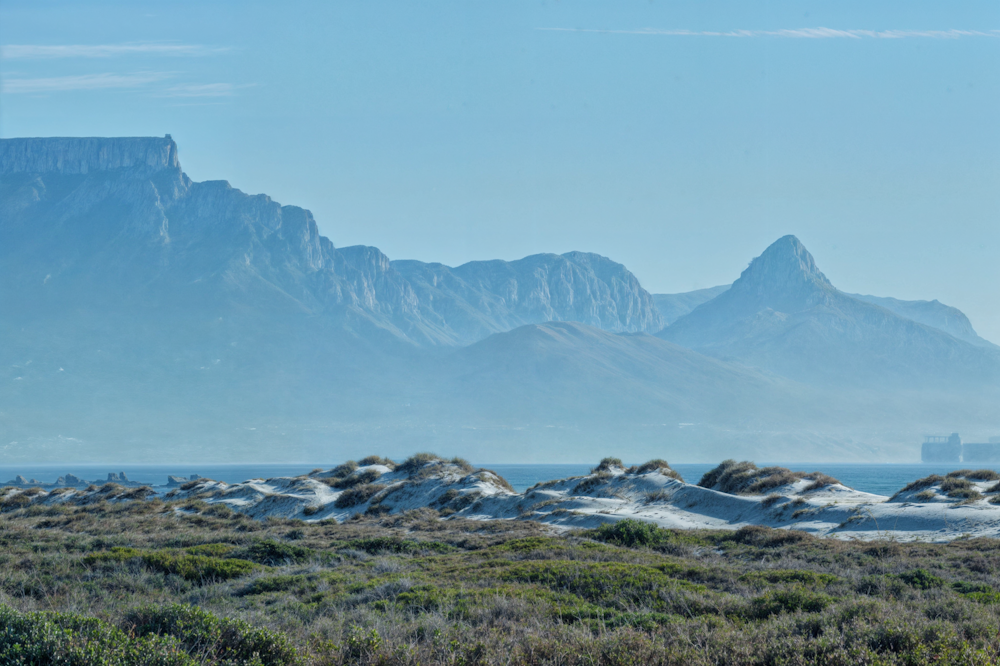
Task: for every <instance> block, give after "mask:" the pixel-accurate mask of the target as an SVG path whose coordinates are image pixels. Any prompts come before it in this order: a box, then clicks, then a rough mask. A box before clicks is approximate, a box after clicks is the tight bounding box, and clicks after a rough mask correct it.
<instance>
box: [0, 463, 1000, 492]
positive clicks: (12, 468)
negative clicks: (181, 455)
mask: <svg viewBox="0 0 1000 666" xmlns="http://www.w3.org/2000/svg"><path fill="white" fill-rule="evenodd" d="M336 464H337V463H316V464H301V465H298V464H204V465H199V464H178V465H117V466H111V465H106V464H86V465H74V464H70V465H2V466H0V485H2V484H4V483H6V482H7V481H9V480H11V479H13V478H14V477H15V476H17V475H21V476H23V477H25V478H26V479H37V480H38V481H41V482H43V483H55V481H56V479H57V478H58V477H60V476H63V475H65V474H67V473H70V474H75V475H76V476H78V477H81V478H83V479H87V480H88V481H103V480H105V479H107V477H108V473H109V472H115V473H120V472H125V474H126V475H127V476H128V478H129V480H131V481H137V482H139V483H145V484H149V485H153V486H162V485H165V484H166V482H167V476H168V475H174V476H184V477H188V476H190V475H192V474H198V475H200V476H203V477H207V478H210V479H216V480H218V481H225V482H226V483H238V482H240V481H245V480H247V479H254V478H265V479H266V478H272V477H276V476H297V475H299V474H307V473H309V472H310V471H312V470H313V469H316V468H322V469H329V468H331V467H334V466H335V465H336ZM767 464H768V465H781V466H782V467H789V468H791V469H793V470H803V471H807V472H813V471H820V472H825V473H827V474H829V475H830V476H832V477H834V478H837V479H839V480H840V481H841V482H842V483H844V485H847V486H850V487H852V488H854V489H855V490H861V491H864V492H867V493H875V494H876V495H892V494H893V493H894V492H896V491H897V490H899V489H900V488H902V487H903V486H905V485H906V484H907V483H909V482H910V481H913V480H915V479H919V478H921V477H925V476H928V475H930V474H942V475H944V474H947V473H948V472H951V471H954V470H956V469H962V468H963V466H962V465H960V464H953V465H941V464H903V465H901V464H870V463H866V464H846V463H767ZM477 466H479V467H485V468H487V469H492V470H493V471H495V472H497V473H498V474H499V475H500V476H502V477H504V478H505V479H507V481H508V482H510V484H511V485H512V486H513V487H514V489H515V490H517V491H519V492H520V491H523V490H525V489H527V488H529V487H531V486H533V485H534V484H536V483H539V482H542V481H550V480H552V479H564V478H566V477H568V476H581V475H583V474H587V473H588V472H589V471H590V469H591V468H592V467H593V465H589V464H588V465H582V464H564V465H502V464H496V465H493V464H489V463H479V464H477ZM761 466H762V467H763V466H765V465H764V464H761ZM672 467H673V468H674V469H675V470H676V471H677V472H679V473H680V474H681V475H682V476H683V477H684V480H685V481H687V482H689V483H697V482H698V480H699V479H701V477H702V475H703V474H705V472H707V471H709V470H710V469H712V468H713V467H715V465H713V464H683V463H678V464H674V465H672ZM994 469H996V470H998V471H1000V467H997V468H994Z"/></svg>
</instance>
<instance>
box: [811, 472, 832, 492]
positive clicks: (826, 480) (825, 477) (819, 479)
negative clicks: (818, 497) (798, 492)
mask: <svg viewBox="0 0 1000 666" xmlns="http://www.w3.org/2000/svg"><path fill="white" fill-rule="evenodd" d="M802 478H803V479H808V480H810V481H812V483H810V484H809V485H808V486H806V487H805V488H803V489H802V492H804V493H811V492H813V491H814V490H819V489H820V488H825V487H827V486H833V485H836V484H838V483H840V481H838V480H837V479H835V478H833V477H832V476H830V475H829V474H824V473H823V472H813V473H812V474H806V475H805V476H803V477H802Z"/></svg>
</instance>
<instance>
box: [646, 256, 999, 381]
mask: <svg viewBox="0 0 1000 666" xmlns="http://www.w3.org/2000/svg"><path fill="white" fill-rule="evenodd" d="M893 305H894V307H896V308H899V307H900V305H901V302H896V303H894V304H893ZM970 328H971V326H970ZM658 335H659V336H660V337H662V338H664V339H666V340H670V341H672V342H675V343H677V344H680V345H682V346H685V347H688V348H690V349H695V350H697V351H700V352H703V353H706V354H710V355H712V356H716V357H719V358H726V359H731V360H738V361H740V362H743V363H746V364H749V365H752V366H756V367H760V368H763V369H766V370H768V371H770V372H774V373H777V374H781V375H784V376H786V377H790V378H794V379H797V380H800V381H807V382H811V383H829V382H833V383H835V384H838V385H841V384H848V385H860V386H867V385H878V386H886V385H896V386H900V387H909V388H912V387H913V382H924V383H925V384H927V385H929V386H933V387H935V388H946V387H959V386H966V387H968V386H973V385H980V386H982V385H987V386H991V387H996V386H998V385H1000V353H998V350H996V348H990V347H986V346H980V345H976V344H972V343H969V342H966V341H965V340H961V339H959V338H956V337H955V336H953V335H951V334H949V333H946V332H945V331H943V330H940V329H938V328H934V327H932V326H928V325H925V324H922V323H919V322H917V321H914V320H913V319H908V318H906V317H903V316H900V315H899V314H897V313H896V312H894V311H892V310H890V309H888V308H886V307H882V306H881V305H879V304H876V303H873V302H869V300H862V299H860V298H856V297H853V296H850V295H848V294H845V293H843V292H841V291H839V290H837V289H836V288H835V287H834V286H833V285H832V284H831V283H830V281H829V280H828V279H827V278H826V276H825V275H824V274H823V273H822V271H820V270H819V268H818V267H817V266H816V262H815V261H814V260H813V257H812V255H811V254H809V252H808V251H807V250H806V249H805V247H804V246H803V245H802V243H801V242H799V240H798V239H797V238H795V237H794V236H785V237H783V238H781V239H779V240H777V241H776V242H775V243H773V244H772V245H771V246H770V247H768V248H767V249H766V250H765V251H764V252H763V253H762V254H761V255H760V256H759V257H757V258H756V259H754V260H753V261H752V262H751V263H750V266H749V267H747V269H746V270H745V271H743V274H742V275H741V276H740V278H739V279H738V280H736V282H734V283H733V284H732V286H731V287H730V288H729V289H728V290H726V291H724V292H723V293H721V294H720V295H719V296H717V297H715V298H714V299H712V300H710V301H707V302H705V303H703V304H702V305H700V306H698V307H697V308H695V309H694V310H692V311H691V312H690V313H689V314H687V315H685V316H683V317H681V318H680V319H678V320H677V321H676V322H674V323H673V324H671V325H670V326H668V327H667V328H666V329H664V330H663V331H662V332H660V333H659V334H658Z"/></svg>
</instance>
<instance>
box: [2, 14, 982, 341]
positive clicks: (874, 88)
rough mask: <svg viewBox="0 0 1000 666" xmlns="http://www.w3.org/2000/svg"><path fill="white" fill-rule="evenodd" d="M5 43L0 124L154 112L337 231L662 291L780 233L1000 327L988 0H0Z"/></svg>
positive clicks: (215, 159) (224, 175)
mask: <svg viewBox="0 0 1000 666" xmlns="http://www.w3.org/2000/svg"><path fill="white" fill-rule="evenodd" d="M0 44H3V50H2V55H0V57H2V59H0V77H2V82H0V136H3V137H12V136H135V135H163V134H165V133H170V134H172V135H173V137H174V139H175V140H176V141H177V142H178V144H179V146H180V154H181V161H182V163H183V165H184V168H185V170H186V171H187V173H188V174H189V175H190V176H191V177H192V178H194V179H195V180H207V179H226V180H229V181H230V182H231V183H232V184H233V185H234V186H235V187H238V188H240V189H243V190H245V191H248V192H253V193H257V192H264V193H267V194H269V195H271V196H272V197H273V198H274V199H276V200H277V201H280V202H282V203H290V204H297V205H301V206H304V207H306V208H309V209H311V210H312V211H313V212H314V214H315V216H316V219H317V221H318V222H319V225H320V228H321V229H322V231H323V232H324V233H325V234H326V235H328V236H329V237H330V238H331V239H332V240H333V242H334V243H335V244H336V245H340V246H344V245H353V244H359V243H363V244H367V245H375V246H377V247H379V248H381V249H382V250H383V251H384V252H385V253H386V254H388V255H389V256H390V257H392V258H414V259H422V260H425V261H441V262H444V263H447V264H451V265H456V264H460V263H462V262H464V261H468V260H471V259H486V258H504V259H514V258H519V257H522V256H525V255H528V254H533V253H537V252H565V251H568V250H588V251H593V252H598V253H601V254H604V255H607V256H609V257H612V258H613V259H615V260H617V261H620V262H622V263H624V264H625V265H627V266H628V267H629V268H630V269H631V270H632V271H633V272H634V273H635V274H636V275H637V276H638V277H639V279H640V280H641V281H642V283H643V285H644V286H645V287H646V288H647V289H649V290H650V291H653V292H675V291H686V290H689V289H694V288H699V287H707V286H712V285H715V284H720V283H725V282H729V281H732V280H733V279H735V278H736V277H737V276H738V275H739V273H740V271H741V270H742V269H743V268H744V267H745V266H746V264H747V262H748V261H749V260H750V259H751V258H752V257H753V256H755V255H757V254H759V253H760V251H761V250H762V249H763V248H764V247H765V246H766V245H767V244H769V243H770V242H771V241H773V240H775V239H776V238H778V237H779V236H781V235H783V234H786V233H794V234H796V235H798V236H799V237H800V238H801V239H802V241H803V242H804V243H805V244H806V246H807V247H808V248H809V249H810V250H811V251H812V252H813V254H814V255H815V256H816V259H817V262H818V263H819V265H820V267H821V268H822V269H823V270H824V271H825V272H826V274H827V276H828V277H829V278H830V279H831V280H832V281H833V283H834V284H835V285H837V286H838V287H840V288H842V289H844V290H846V291H859V292H863V293H874V294H877V295H891V296H896V297H899V298H908V299H911V298H926V299H932V298H937V299H939V300H941V301H943V302H946V303H949V304H952V305H955V306H957V307H960V308H961V309H963V310H964V311H965V312H966V313H967V314H968V315H969V316H970V318H971V319H972V321H973V324H974V325H975V326H976V328H977V330H978V331H979V332H980V333H981V334H982V335H984V336H985V337H988V338H990V339H992V340H994V341H996V342H1000V111H998V109H1000V2H996V0H990V1H988V2H965V3H963V2H947V3H944V2H940V1H935V2H925V1H910V2H883V3H872V2H870V1H869V2H845V1H842V0H839V1H837V2H807V1H806V2H803V1H799V2H784V3H783V2H766V3H763V2H753V3H751V2H745V1H741V2H729V3H725V2H690V1H687V2H673V3H671V2H649V1H646V0H643V1H642V2H627V1H625V0H614V1H610V0H609V1H607V2H567V1H563V2H515V1H512V0H504V1H502V2H501V1H499V0H498V1H495V2H469V1H466V2H454V3H445V2H433V1H424V2H410V1H408V2H384V1H380V2H325V1H324V2H320V1H317V2H309V3H305V2H290V1H287V0H286V1H284V2H281V3H277V2H273V1H272V2H247V1H242V0H241V1H240V2H212V1H207V0H198V1H197V2H174V1H159V2H141V1H137V0H129V1H128V2H86V1H81V0H73V1H72V2H49V1H46V0H5V1H4V2H3V3H0Z"/></svg>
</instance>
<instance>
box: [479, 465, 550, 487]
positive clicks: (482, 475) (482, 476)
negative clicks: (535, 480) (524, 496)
mask: <svg viewBox="0 0 1000 666" xmlns="http://www.w3.org/2000/svg"><path fill="white" fill-rule="evenodd" d="M476 474H478V475H479V480H480V481H482V482H484V483H487V482H491V483H495V484H497V485H498V486H500V487H501V488H503V489H504V490H506V491H508V492H511V493H516V492H517V491H516V490H514V486H512V485H510V482H509V481H508V480H507V479H505V478H503V477H502V476H500V475H499V474H497V473H496V472H494V471H493V470H491V469H486V468H479V469H478V470H476ZM488 474H491V475H493V478H490V477H488V476H487V475H488ZM536 485H537V484H536Z"/></svg>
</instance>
